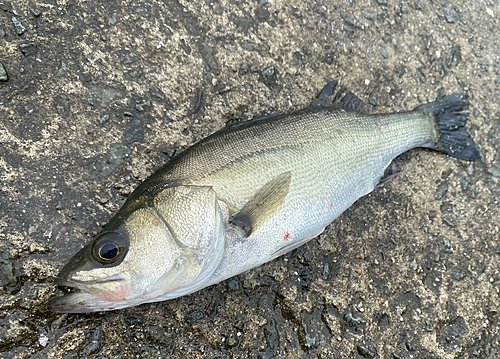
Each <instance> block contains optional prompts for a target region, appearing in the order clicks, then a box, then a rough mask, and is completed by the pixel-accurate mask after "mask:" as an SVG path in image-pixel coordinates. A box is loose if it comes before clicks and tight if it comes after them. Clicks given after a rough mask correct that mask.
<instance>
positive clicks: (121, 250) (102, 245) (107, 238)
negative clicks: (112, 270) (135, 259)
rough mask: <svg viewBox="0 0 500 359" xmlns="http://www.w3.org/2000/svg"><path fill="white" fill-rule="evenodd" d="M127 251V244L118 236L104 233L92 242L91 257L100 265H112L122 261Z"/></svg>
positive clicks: (112, 233)
mask: <svg viewBox="0 0 500 359" xmlns="http://www.w3.org/2000/svg"><path fill="white" fill-rule="evenodd" d="M127 249H128V245H127V242H126V241H125V239H123V237H122V236H121V235H120V234H118V233H114V232H106V233H103V234H101V235H100V236H99V237H97V238H96V240H95V241H94V245H93V247H92V256H93V257H94V259H95V260H97V261H98V262H100V263H102V264H112V263H115V262H117V261H118V260H120V259H122V258H123V257H124V256H125V254H126V252H127Z"/></svg>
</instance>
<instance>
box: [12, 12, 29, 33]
mask: <svg viewBox="0 0 500 359" xmlns="http://www.w3.org/2000/svg"><path fill="white" fill-rule="evenodd" d="M12 22H13V23H14V27H15V28H16V32H17V34H18V35H22V34H24V33H25V32H26V28H25V27H24V26H23V24H21V22H20V21H19V20H17V19H16V18H15V17H14V16H13V17H12Z"/></svg>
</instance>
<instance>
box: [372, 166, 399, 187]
mask: <svg viewBox="0 0 500 359" xmlns="http://www.w3.org/2000/svg"><path fill="white" fill-rule="evenodd" d="M399 172H401V168H399V167H398V165H397V164H396V162H394V161H392V162H391V164H390V165H389V167H387V168H386V169H385V172H384V174H383V175H382V178H380V181H379V183H378V185H377V187H382V186H383V185H384V184H386V183H387V182H389V181H390V180H392V179H393V178H394V177H396V175H397V174H398V173H399Z"/></svg>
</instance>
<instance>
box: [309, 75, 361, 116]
mask: <svg viewBox="0 0 500 359" xmlns="http://www.w3.org/2000/svg"><path fill="white" fill-rule="evenodd" d="M338 83H339V82H338V81H336V80H331V81H330V82H329V83H327V84H326V86H325V87H323V90H321V93H320V94H319V96H318V98H317V99H316V100H314V102H313V103H312V105H311V106H322V107H333V108H338V109H343V110H354V111H359V112H367V111H368V106H367V105H366V104H365V103H364V102H363V101H362V100H361V99H359V98H358V97H357V96H356V95H355V94H353V93H352V92H351V91H347V88H345V87H341V88H340V89H339V90H338V91H337V92H335V89H336V87H337V85H338Z"/></svg>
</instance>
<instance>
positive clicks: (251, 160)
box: [49, 81, 478, 312]
mask: <svg viewBox="0 0 500 359" xmlns="http://www.w3.org/2000/svg"><path fill="white" fill-rule="evenodd" d="M336 84H337V83H336V81H332V82H330V83H329V84H328V85H327V86H326V87H325V88H324V89H323V91H322V93H321V94H320V96H319V98H318V99H317V100H316V101H315V102H314V103H313V105H312V106H310V107H308V108H306V109H303V110H300V111H297V112H294V113H291V114H286V115H276V116H268V117H266V118H262V119H256V120H252V121H247V122H244V123H240V124H236V125H234V126H232V127H229V128H226V129H223V130H221V131H219V132H216V133H215V134H213V135H211V136H209V137H207V138H206V139H204V140H202V141H200V142H199V143H197V144H196V145H194V146H192V147H190V148H188V149H187V150H185V151H184V152H183V153H181V154H180V155H178V156H176V157H175V158H174V159H172V160H171V161H170V162H169V163H167V164H166V165H165V166H163V167H162V168H160V169H159V170H158V171H156V172H155V173H154V174H153V175H152V176H151V177H149V178H148V179H147V180H146V181H144V182H143V183H142V184H141V185H140V186H139V187H138V188H137V189H136V190H135V191H134V192H133V193H132V195H131V196H130V197H129V199H128V200H127V202H126V203H125V204H124V206H123V207H122V208H121V209H120V211H119V212H118V213H117V214H116V215H115V217H113V218H112V219H111V221H110V222H109V223H108V225H106V227H105V228H104V229H103V231H102V233H101V234H100V235H99V236H98V237H96V238H95V239H94V241H92V242H91V243H90V244H88V245H87V246H86V247H85V248H83V249H82V250H81V251H80V252H79V253H77V254H76V255H75V256H74V257H73V259H72V260H70V262H69V263H68V264H67V265H66V266H65V267H64V268H63V269H62V271H61V273H60V274H59V275H58V277H57V278H56V283H58V284H60V285H66V286H69V287H73V288H77V289H78V290H79V291H78V292H76V293H70V294H66V295H65V296H62V297H58V298H55V299H53V300H52V301H51V302H49V307H50V308H51V310H53V311H56V312H93V311H101V310H113V309H118V308H124V307H128V306H133V305H138V304H141V303H147V302H155V301H161V300H167V299H172V298H176V297H179V296H182V295H186V294H189V293H192V292H195V291H197V290H199V289H201V288H204V287H207V286H209V285H212V284H216V283H218V282H220V281H222V280H224V279H227V278H229V277H232V276H234V275H237V274H239V273H242V272H244V271H246V270H249V269H251V268H254V267H256V266H258V265H260V264H262V263H265V262H268V261H270V260H272V259H273V258H276V257H277V256H279V255H282V254H284V253H286V252H288V251H290V250H292V249H294V248H296V247H298V246H299V245H301V244H303V243H305V242H307V241H308V240H309V239H311V238H314V237H316V236H317V235H318V234H320V233H321V232H323V230H324V229H325V227H326V226H327V225H328V224H330V223H331V222H332V221H333V220H334V219H335V218H336V217H338V216H339V215H340V214H341V213H342V212H343V211H345V210H346V209H347V208H349V207H350V206H351V205H352V204H353V203H354V202H355V201H356V200H357V199H359V198H360V197H362V196H364V195H366V194H368V193H370V192H371V191H372V190H373V189H374V188H375V186H376V185H377V184H378V183H379V182H380V181H381V179H383V177H384V172H385V170H386V169H387V168H388V166H389V165H390V163H391V161H392V160H393V159H394V158H395V157H396V156H398V155H399V154H401V153H403V152H406V151H408V150H409V149H412V148H415V147H430V148H434V149H437V150H440V151H443V152H446V153H448V154H451V155H452V156H455V157H458V158H462V159H466V160H471V159H474V158H477V157H478V152H477V149H476V148H475V145H474V142H473V140H472V138H471V137H470V135H469V134H468V133H467V131H466V130H465V128H464V124H465V121H466V120H467V115H468V114H467V112H466V109H467V103H466V100H465V99H464V97H463V96H461V95H450V96H447V97H445V98H443V99H442V100H440V101H437V102H434V103H431V104H427V105H423V106H421V107H419V108H417V109H415V110H413V111H410V112H404V113H394V114H382V115H377V114H368V113H366V112H365V111H363V108H364V104H363V103H362V102H361V101H360V100H359V99H358V98H357V97H355V96H354V95H353V94H352V93H347V94H346V95H345V96H343V97H341V96H340V94H339V93H342V90H341V91H340V92H339V93H337V94H335V91H334V90H335V87H336Z"/></svg>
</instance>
